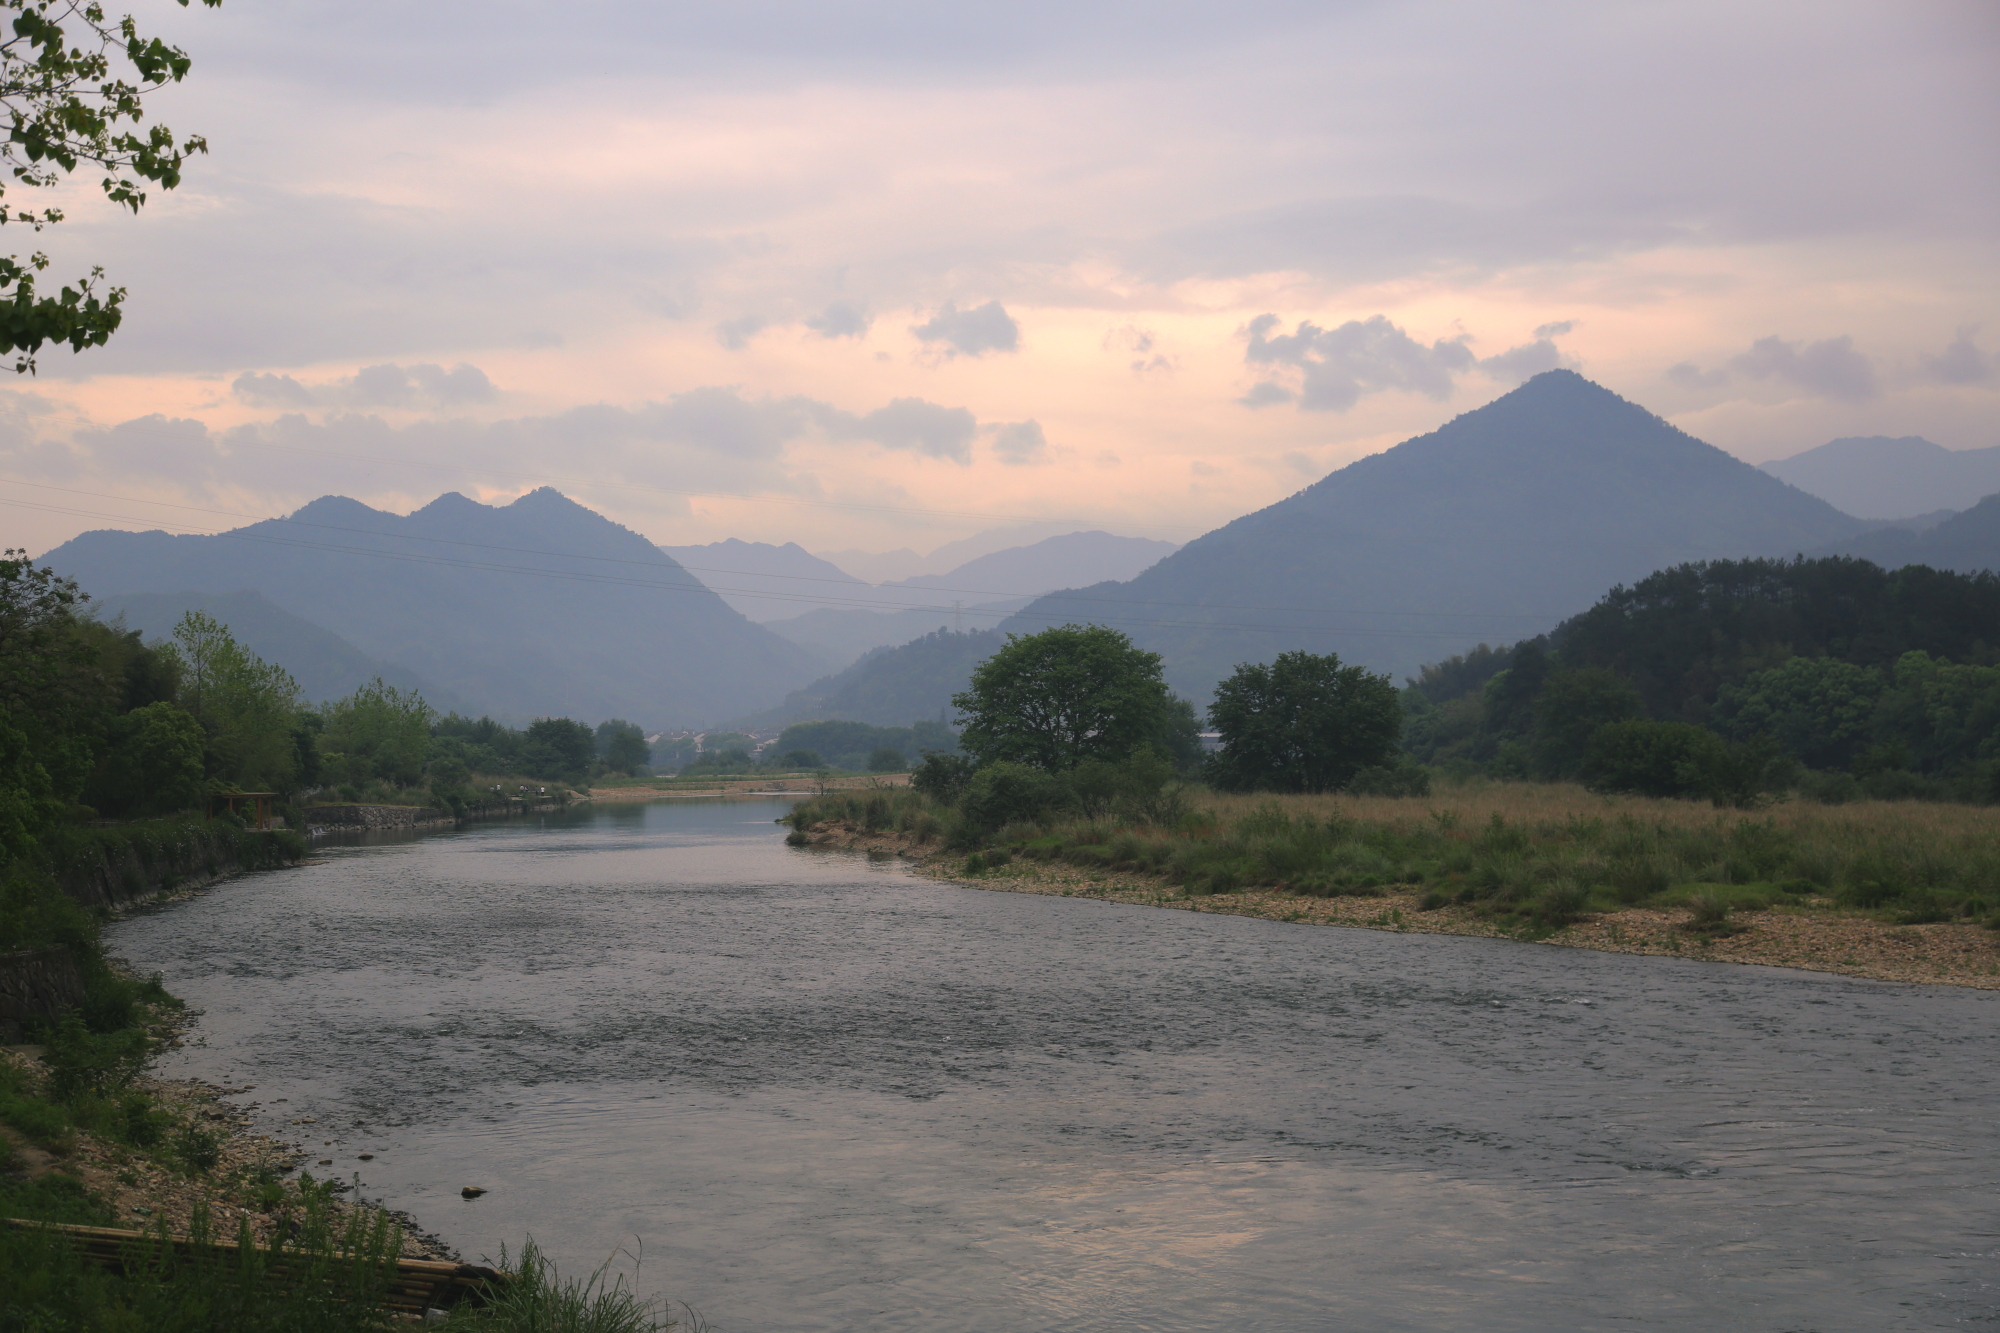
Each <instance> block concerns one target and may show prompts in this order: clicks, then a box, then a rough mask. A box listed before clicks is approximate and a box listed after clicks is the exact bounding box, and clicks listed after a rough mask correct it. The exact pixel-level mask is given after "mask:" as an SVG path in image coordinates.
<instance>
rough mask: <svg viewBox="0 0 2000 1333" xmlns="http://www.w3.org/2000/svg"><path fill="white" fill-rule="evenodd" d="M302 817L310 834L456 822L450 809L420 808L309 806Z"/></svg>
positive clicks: (409, 806)
mask: <svg viewBox="0 0 2000 1333" xmlns="http://www.w3.org/2000/svg"><path fill="white" fill-rule="evenodd" d="M299 814H300V817H301V818H302V819H304V820H305V824H306V829H307V831H309V832H310V831H314V830H319V829H325V830H327V831H329V832H332V831H336V830H337V831H339V832H342V833H347V832H354V831H359V830H367V829H417V828H439V827H444V828H449V827H451V826H452V824H454V823H455V822H456V821H454V820H453V819H452V817H451V812H450V811H449V810H433V809H431V808H429V807H428V806H421V805H309V806H306V807H305V808H304V809H303V810H301V811H300V812H299Z"/></svg>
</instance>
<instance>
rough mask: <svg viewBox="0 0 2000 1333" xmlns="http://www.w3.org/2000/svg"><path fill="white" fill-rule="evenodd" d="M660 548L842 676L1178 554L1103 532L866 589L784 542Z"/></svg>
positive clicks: (1161, 544) (979, 542) (967, 545)
mask: <svg viewBox="0 0 2000 1333" xmlns="http://www.w3.org/2000/svg"><path fill="white" fill-rule="evenodd" d="M1018 531H1019V530H1018V529H1014V530H1006V531H1003V532H993V533H981V534H980V535H979V536H977V537H971V538H967V539H966V540H965V541H963V542H955V543H952V544H951V546H948V547H940V548H939V549H938V551H934V552H932V555H931V557H929V558H932V559H934V558H936V557H938V556H939V555H940V554H945V553H949V552H951V551H952V550H953V548H956V549H958V550H961V551H963V550H975V549H979V548H980V547H982V546H989V545H990V544H991V543H992V542H994V541H997V540H1000V539H1001V538H1002V537H1004V536H1006V535H1014V534H1018ZM660 549H661V550H662V551H665V552H666V553H667V554H668V555H670V556H672V557H673V558H674V559H675V560H677V561H679V562H681V564H682V565H683V566H685V567H686V568H687V570H688V572H689V573H691V574H693V575H694V576H695V577H696V578H699V579H701V580H702V581H704V582H705V583H707V584H708V585H709V586H710V587H711V588H713V589H714V590H715V591H716V592H717V593H718V594H719V595H720V596H721V597H722V598H723V600H725V601H727V602H728V603H729V604H730V605H731V606H733V607H735V608H736V609H737V610H739V611H741V612H743V614H745V615H747V616H749V617H750V618H751V619H752V620H757V621H761V622H763V623H764V624H766V625H768V626H769V627H770V628H771V629H773V630H775V631H776V632H777V633H779V634H782V635H784V636H785V637H786V638H788V639H790V640H791V641H792V642H793V643H796V644H798V645H799V646H801V647H803V648H805V649H806V650H807V651H808V652H811V653H813V654H815V655H816V656H817V657H818V659H819V660H820V661H821V662H822V663H823V664H824V665H825V666H827V667H841V666H845V665H847V664H849V663H851V662H853V661H854V660H855V659H856V658H858V657H860V656H861V655H862V654H863V653H866V652H868V651H870V650H871V649H875V648H882V647H889V646H892V645H895V644H899V643H908V642H909V641H910V640H911V639H913V638H915V637H917V636H918V635H920V634H928V633H929V632H931V631H932V630H935V629H938V628H939V627H941V626H944V627H950V628H953V629H958V628H964V629H991V628H992V627H993V626H995V625H997V624H999V623H1000V622H1001V621H1002V620H1004V619H1006V618H1007V617H1008V616H1009V615H1012V614H1013V613H1014V612H1016V611H1018V610H1020V609H1021V608H1022V607H1024V606H1026V605H1027V604H1028V602H1029V601H1031V600H1032V599H1033V598H1035V597H1037V596H1039V595H1041V594H1042V593H1045V592H1052V591H1054V590H1055V589H1058V588H1072V587H1080V586H1083V585H1086V584H1091V583H1099V582H1102V581H1104V580H1106V579H1126V578H1131V577H1132V576H1133V575H1134V574H1137V573H1139V572H1140V571H1141V570H1143V569H1145V568H1146V567H1147V566H1148V565H1151V564H1153V563H1154V562H1155V561H1157V560H1159V559H1160V558H1161V557H1162V556H1166V555H1171V554H1172V553H1173V552H1174V551H1175V550H1177V549H1179V547H1178V544H1177V543H1174V542H1168V541H1156V540H1153V539H1150V538H1145V537H1119V536H1115V535H1113V534H1112V533H1109V532H1070V533H1061V534H1058V535H1056V536H1053V537H1045V538H1042V539H1041V540H1038V541H1033V542H1030V543H1028V544H1026V545H1023V546H1014V547H1006V548H1003V549H1000V550H997V551H987V552H986V553H985V554H982V555H978V556H975V557H973V558H972V559H970V560H968V561H966V562H965V563H964V564H961V565H958V566H955V567H952V568H948V569H947V570H946V571H945V572H943V573H937V574H918V575H914V576H911V577H909V578H906V579H901V580H897V581H892V582H888V583H883V584H879V585H876V586H874V587H870V586H869V585H867V584H864V583H862V582H861V581H860V580H858V579H856V578H854V577H852V576H851V575H849V574H848V573H846V572H844V571H843V570H841V569H840V568H839V567H838V566H836V565H834V564H831V563H830V562H828V561H827V560H825V559H822V558H821V557H819V556H816V555H813V554H811V553H810V552H808V551H806V550H804V549H803V548H802V547H800V546H797V545H796V544H793V543H789V542H788V543H786V544H785V545H783V546H776V545H772V544H770V543H767V542H744V541H736V540H734V539H731V540H729V541H722V542H711V543H709V544H708V545H705V546H663V547H661V548H660ZM850 554H854V553H850ZM892 554H894V553H892ZM911 554H912V557H913V558H914V559H925V558H926V557H916V556H915V555H914V553H911ZM885 558H886V557H885ZM829 603H830V604H829Z"/></svg>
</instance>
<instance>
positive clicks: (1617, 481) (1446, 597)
mask: <svg viewBox="0 0 2000 1333" xmlns="http://www.w3.org/2000/svg"><path fill="white" fill-rule="evenodd" d="M1870 526H1871V525H1869V524H1866V523H1863V522H1861V521H1860V520H1857V519H1855V518H1853V517H1850V516H1849V515H1847V514H1844V513H1842V512H1840V511H1839V510H1837V509H1835V508H1834V507H1833V506H1832V505H1830V504H1828V503H1827V502H1826V501H1824V500H1821V499H1818V498H1817V497H1815V496H1811V495H1807V494H1806V493H1805V492H1803V491H1800V490H1797V489H1795V488H1793V487H1791V486H1789V485H1786V484H1785V483H1784V482H1781V481H1779V480H1778V479H1777V478H1775V477H1772V476H1771V475H1769V474H1768V473H1765V472H1761V471H1759V470H1758V469H1756V468H1754V467H1752V466H1750V465H1749V464H1748V463H1745V462H1743V461H1741V460H1740V459H1737V458H1734V457H1732V456H1731V455H1729V454H1727V453H1724V452H1723V451H1722V450H1720V449H1717V448H1715V447H1714V446H1713V445H1709V444H1704V443H1703V442H1702V441H1700V440H1697V439H1695V438H1694V437H1693V436H1691V435H1688V434H1687V433H1686V432H1684V431H1681V430H1678V429H1676V428H1675V427H1673V426H1671V425H1669V424H1667V423H1666V422H1665V421H1663V420H1661V419H1660V418H1659V417H1657V416H1654V415H1653V414H1652V413H1650V412H1648V411H1646V410H1645V409H1644V408H1641V407H1638V406H1636V405H1635V404H1632V403H1629V402H1627V401H1626V400H1624V399H1623V398H1620V397H1619V396H1618V395H1616V394H1614V393H1612V392H1610V391H1609V390H1608V389H1604V388H1602V387H1600V386H1598V385H1596V384H1593V383H1591V382H1590V381H1589V380H1586V379H1584V378H1583V377H1582V376H1580V375H1578V374H1576V373H1574V372H1572V371H1567V370H1553V371H1548V372H1545V373H1543V374H1541V375H1537V376H1535V377H1534V378H1533V379H1531V380H1529V381H1528V382H1527V383H1525V384H1523V385H1522V386H1521V387H1520V388H1518V389H1515V390H1514V391H1513V392H1511V393H1508V394H1506V395H1504V396H1503V397H1501V398H1499V399H1497V400H1495V401H1494V402H1492V403H1489V404H1488V405H1486V406H1485V407H1482V408H1480V409H1478V410H1477V411H1473V412H1468V413H1466V414H1464V415H1463V416H1460V417H1458V418H1457V419H1456V420H1454V421H1451V422H1450V423H1448V424H1446V425H1444V426H1442V427H1440V428H1439V429H1437V430H1435V431H1433V432H1431V433H1430V434H1428V435H1422V436H1418V437H1417V438H1415V439H1412V440H1408V441H1405V442H1404V443H1402V444H1399V445H1397V446H1395V447H1394V448H1392V449H1389V450H1386V451H1384V452H1383V453H1379V454H1375V455H1372V456H1370V457H1368V458H1363V459H1361V460H1359V461H1357V462H1355V463H1352V464H1349V465H1348V466H1347V467H1344V468H1342V469H1340V470H1339V471H1337V472H1335V473H1333V474H1332V475H1331V476H1328V477H1326V478H1325V479H1323V480H1321V481H1319V482H1317V483H1315V484H1314V485H1312V486H1309V487H1307V488H1306V489H1305V490H1302V491H1300V492H1298V493H1297V494H1296V495H1293V496H1291V497H1290V498H1288V499H1285V500H1282V501H1280V502H1278V503H1277V504H1274V505H1271V506H1270V507H1269V508H1266V509H1262V510H1259V511H1257V512H1256V513H1254V514H1248V515H1246V516H1244V517H1242V518H1239V519H1237V520H1236V521H1235V522H1233V523H1229V524H1227V525H1225V526H1223V527H1221V528H1218V529H1217V530H1215V531H1214V532H1211V533H1208V534H1207V535H1206V536H1203V537H1200V538H1198V539H1196V540H1195V541H1192V542H1189V543H1188V544H1187V545H1186V546H1184V547H1182V548H1181V549H1180V550H1179V551H1177V552H1175V553H1174V554H1173V555H1170V556H1168V557H1167V558H1166V559H1164V560H1162V561H1161V562H1160V563H1159V564H1157V565H1154V566H1153V567H1152V568H1151V569H1148V570H1146V571H1145V572H1144V573H1142V574H1140V575H1139V576H1138V577H1137V578H1134V579H1131V580H1127V581H1124V582H1118V583H1107V584H1102V585H1099V586H1097V587H1094V588H1088V589H1083V590H1079V591H1075V592H1064V593H1058V594H1052V595H1050V596H1048V597H1044V598H1041V599H1039V600H1037V601H1036V602H1035V603H1034V604H1033V605H1032V606H1030V607H1029V608H1028V609H1027V610H1025V611H1023V612H1021V613H1020V614H1018V615H1016V616H1014V617H1013V618H1011V619H1010V620H1008V621H1007V622H1006V623H1005V625H1004V626H1003V628H1006V629H1010V630H1034V629H1040V628H1043V627H1044V626H1047V625H1051V624H1061V623H1063V622H1064V621H1070V620H1085V619H1096V620H1101V621H1103V622H1105V623H1109V624H1113V625H1116V626H1118V627H1120V628H1123V629H1126V630H1127V631H1128V632H1130V633H1131V635H1132V637H1133V639H1134V640H1135V641H1137V642H1138V643H1140V644H1141V645H1143V646H1145V647H1147V648H1151V649H1153V650H1155V651H1158V652H1161V653H1163V654H1164V655H1165V657H1166V660H1167V674H1168V678H1169V680H1170V681H1171V682H1172V683H1173V684H1174V686H1175V688H1177V689H1178V690H1180V691H1181V692H1182V693H1184V694H1186V695H1188V696H1189V697H1191V698H1195V699H1205V698H1206V697H1207V695H1208V692H1209V690H1210V688H1211V687H1212V686H1213V685H1214V683H1215V682H1216V681H1217V680H1219V679H1220V678H1221V677H1223V676H1224V675H1226V674H1228V673H1229V672H1230V671H1231V670H1232V669H1233V668H1234V667H1235V666H1236V665H1237V664H1238V663H1242V662H1258V661H1269V660H1270V659H1271V658H1272V657H1273V656H1274V655H1275V654H1277V653H1279V652H1282V651H1284V650H1286V649H1292V648H1301V649H1309V650H1313V651H1317V652H1326V651H1329V650H1332V651H1335V652H1338V653H1339V654H1340V655H1341V657H1342V658H1344V659H1346V660H1348V661H1352V662H1358V663H1361V664H1364V665H1366V666H1368V667H1370V668H1372V669H1375V670H1379V671H1388V672H1391V673H1394V674H1397V675H1403V674H1407V673H1411V672H1414V671H1415V670H1416V669H1417V667H1418V666H1419V665H1420V664H1422V663H1423V662H1426V661H1435V660H1437V659H1438V658H1441V657H1444V656H1447V655H1449V654H1451V653H1454V652H1458V651H1460V650H1462V649H1465V648H1468V647H1471V646H1473V645H1475V644H1477V643H1480V642H1482V641H1483V642H1501V641H1508V642H1511V641H1513V640H1516V639H1519V638H1522V637H1524V636H1526V635H1529V634H1535V633H1539V632H1541V631H1543V630H1546V629H1548V628H1550V627H1551V626H1553V625H1555V624H1557V623H1558V622H1559V621H1561V620H1562V619H1563V618H1564V617H1565V616H1568V615H1573V614H1575V613H1576V612H1578V611H1580V610H1582V609H1583V608H1585V607H1587V606H1589V605H1591V604H1592V603H1593V602H1594V601H1595V600H1596V599H1597V598H1598V597H1600V596H1601V595H1602V594H1603V593H1604V592H1605V590H1606V589H1608V588H1610V587H1611V586H1613V585H1614V584H1618V583H1625V582H1630V581H1632V580H1635V579H1638V578H1642V577H1644V576H1645V575H1647V574H1649V573H1651V572H1653V571H1654V570H1657V569H1661V568H1663V567H1665V566H1668V565H1673V564H1677V563H1680V562H1681V561H1686V560H1700V559H1705V558H1711V557H1721V556H1753V555H1791V554H1793V553H1795V552H1801V551H1808V550H1815V549H1818V548H1821V547H1825V546H1828V545H1831V544H1833V543H1837V542H1842V541H1847V540H1851V539H1853V538H1855V537H1858V536H1860V535H1861V533H1862V532H1864V531H1865V530H1867V529H1868V528H1869V527H1870Z"/></svg>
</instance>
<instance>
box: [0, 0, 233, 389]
mask: <svg viewBox="0 0 2000 1333" xmlns="http://www.w3.org/2000/svg"><path fill="white" fill-rule="evenodd" d="M178 2H179V4H180V5H181V7H182V8H186V7H187V3H188V0H178ZM202 3H203V4H205V5H207V6H209V7H210V8H214V7H215V6H216V5H219V4H221V3H222V0H202ZM6 11H11V13H12V17H13V21H12V23H11V24H9V25H8V32H9V34H10V35H8V36H7V37H6V38H5V39H4V40H0V106H4V107H5V109H6V112H7V115H8V117H9V118H10V120H11V122H12V124H11V128H10V129H9V131H8V134H7V136H6V138H5V139H4V140H0V165H4V168H5V173H6V176H7V178H8V179H10V180H11V181H12V182H13V184H14V185H15V186H17V187H22V188H27V189H46V188H49V187H51V186H57V185H60V184H62V183H63V182H64V181H65V180H66V179H67V178H68V176H69V174H70V173H71V172H73V171H75V170H76V169H77V168H78V167H79V166H82V165H84V164H85V163H89V164H90V165H92V166H95V167H99V168H101V169H102V170H103V171H104V172H105V173H106V174H105V176H104V178H103V180H102V181H101V182H100V183H99V185H100V188H101V189H102V190H103V191H104V197H105V198H107V199H109V200H110V201H111V202H112V203H114V204H117V205H118V206H120V207H121V208H129V209H131V210H132V211H133V212H134V213H136V212H138V211H139V209H140V208H141V207H142V206H143V205H144V204H145V202H146V186H145V182H151V183H153V184H155V185H157V186H159V187H160V188H161V189H163V190H171V189H173V188H174V187H175V186H176V185H179V184H180V182H181V166H182V164H183V163H184V162H185V160H186V159H187V158H188V156H190V155H191V154H194V153H205V152H207V151H208V144H207V142H206V141H204V140H203V139H202V138H200V137H199V136H194V137H190V138H188V139H185V140H176V138H175V136H174V132H173V131H172V130H170V129H168V128H167V127H166V126H165V125H159V124H155V125H152V126H151V127H149V128H147V129H146V130H145V131H144V132H143V133H142V132H141V131H140V127H139V126H140V121H142V120H143V119H144V118H145V114H146V109H145V99H146V97H147V95H148V94H151V93H155V92H158V91H159V90H160V89H162V88H164V87H166V86H167V85H168V84H171V83H179V82H180V81H181V80H182V79H183V78H185V77H186V76H187V72H188V67H189V61H188V56H187V53H186V52H184V51H182V50H180V48H178V47H174V46H169V45H168V44H167V43H165V42H163V41H161V40H160V39H159V38H157V37H144V36H141V35H140V33H139V31H138V28H137V26H136V25H135V24H134V23H133V21H132V18H131V16H130V15H126V16H125V17H123V18H120V19H118V20H116V21H115V22H114V21H112V20H109V19H107V18H106V17H105V14H104V10H103V9H102V8H101V7H100V6H99V5H98V4H97V3H96V2H95V0H0V12H6ZM5 188H6V187H5V185H4V184H0V224H4V223H9V222H16V223H25V224H27V225H28V226H29V227H31V228H33V229H34V230H36V231H40V230H41V229H42V228H44V227H46V226H50V225H52V224H54V223H57V222H61V221H62V220H63V213H62V210H61V209H59V208H47V207H45V208H41V209H39V210H37V209H34V208H20V207H17V206H14V205H12V204H10V203H8V202H6V201H5V198H4V194H5ZM48 264H49V261H48V257H47V256H46V255H42V254H39V253H37V254H33V255H30V256H29V257H28V259H27V260H26V261H25V262H23V261H22V259H21V257H20V256H19V255H10V256H8V257H6V258H4V259H0V352H13V353H16V354H17V355H16V360H15V363H14V369H15V371H16V372H17V373H24V372H27V371H31V370H33V369H34V368H35V353H36V352H37V351H38V350H40V349H41V348H42V347H43V346H44V345H46V344H50V343H68V344H69V345H70V348H71V350H72V351H77V352H81V351H82V350H83V349H84V348H86V347H101V346H103V345H104V343H105V342H106V341H107V340H108V339H109V338H110V337H111V334H112V332H113V331H114V330H116V329H117V327H118V324H119V321H120V320H121V319H122V318H123V311H122V310H121V309H120V307H121V306H122V305H123V303H124V300H125V289H124V288H122V287H112V288H110V289H108V290H105V291H103V292H99V290H98V287H97V284H98V282H99V281H100V280H101V279H102V277H103V270H102V269H96V268H93V269H92V270H91V271H90V276H89V277H88V278H84V279H82V280H81V281H79V282H77V283H76V285H74V286H66V287H64V288H63V289H62V291H61V292H60V293H59V294H58V295H55V296H40V295H37V293H36V289H35V275H36V274H37V273H40V272H42V271H43V270H45V269H46V268H47V267H48Z"/></svg>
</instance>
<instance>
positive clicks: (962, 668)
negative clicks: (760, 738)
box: [732, 629, 1007, 727]
mask: <svg viewBox="0 0 2000 1333" xmlns="http://www.w3.org/2000/svg"><path fill="white" fill-rule="evenodd" d="M1006 641H1007V637H1006V635H1004V634H1001V633H1000V632H999V631H997V630H975V631H971V632H968V633H965V634H958V633H954V632H953V631H951V630H948V629H940V630H936V631H934V632H933V633H930V634H926V635H924V636H923V637H922V638H920V639H913V640H911V641H910V642H909V643H906V644H903V645H902V646H901V647H897V648H883V649H880V650H878V651H876V652H873V653H870V654H868V656H866V657H864V658H862V659H861V660H860V661H859V662H856V663H855V664H854V665H853V666H851V667H849V668H847V670H845V671H841V672H837V673H835V674H834V675H831V676H827V677H824V678H823V679H820V680H816V681H814V682H813V683H812V684H810V685H808V686H806V687H805V688H804V689H802V690H798V691H795V692H794V693H792V694H791V695H789V696H787V697H786V699H785V701H784V702H783V703H782V704H780V705H779V706H778V707H776V708H772V709H768V710H766V711H764V712H761V713H754V714H751V715H749V716H747V717H744V718H740V719H738V721H737V722H736V723H734V724H732V725H736V726H745V727H760V726H784V725H787V724H789V723H793V722H814V721H820V720H823V719H828V718H833V719H839V720H843V721H849V722H870V723H873V724H874V725H876V726H881V727H893V726H907V725H909V724H910V723H912V722H915V721H918V720H920V719H926V718H928V719H937V720H945V719H947V715H948V712H949V709H950V707H951V696H952V695H954V694H957V693H958V692H959V691H961V690H963V689H964V688H965V686H966V682H967V681H969V680H971V679H972V668H973V667H975V666H977V665H978V664H979V663H980V662H981V661H983V660H985V659H986V658H987V657H990V656H991V655H992V654H993V652H994V650H995V649H997V648H999V647H1000V646H1001V645H1002V644H1004V643H1005V642H1006Z"/></svg>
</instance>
